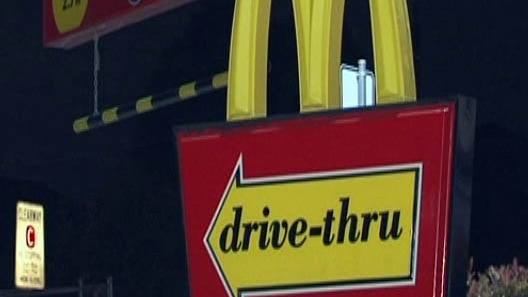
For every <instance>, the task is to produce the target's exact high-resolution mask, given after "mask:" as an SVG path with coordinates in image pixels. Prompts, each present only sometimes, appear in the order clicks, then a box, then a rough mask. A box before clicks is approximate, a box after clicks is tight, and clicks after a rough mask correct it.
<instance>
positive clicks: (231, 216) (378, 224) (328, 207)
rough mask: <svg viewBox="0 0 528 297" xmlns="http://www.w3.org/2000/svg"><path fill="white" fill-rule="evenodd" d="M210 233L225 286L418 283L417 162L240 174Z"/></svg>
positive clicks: (237, 290)
mask: <svg viewBox="0 0 528 297" xmlns="http://www.w3.org/2000/svg"><path fill="white" fill-rule="evenodd" d="M242 169H243V166H242V161H241V159H240V160H239V162H238V164H237V166H236V167H235V169H234V171H233V174H232V177H231V180H230V182H229V184H228V186H227V187H226V190H225V194H224V195H223V197H222V200H221V202H220V203H219V206H218V209H217V211H216V214H215V216H214V218H213V219H212V221H211V224H210V226H209V228H208V231H207V233H206V234H205V238H204V243H205V245H206V248H207V249H208V251H209V254H210V256H211V258H212V260H213V262H214V265H215V266H216V268H217V271H218V273H219V275H220V277H221V279H222V281H223V283H224V285H225V287H226V290H227V292H228V294H229V296H233V297H234V296H243V295H247V294H249V293H250V292H259V293H262V292H275V293H276V292H277V291H280V292H300V291H302V292H306V291H327V290H342V289H350V288H355V287H358V286H359V287H365V284H366V283H368V286H391V285H394V284H395V283H404V284H412V283H414V275H415V267H416V263H415V261H416V260H415V257H416V253H415V251H416V246H415V245H416V243H417V241H418V238H417V236H418V234H417V233H416V230H417V218H418V217H419V214H418V211H419V209H420V208H419V203H420V185H421V170H422V169H421V164H404V165H397V166H387V167H377V168H368V169H360V170H358V169H351V170H340V171H330V172H322V173H309V174H302V175H290V176H275V177H265V178H244V175H243V173H242V171H243V170H242Z"/></svg>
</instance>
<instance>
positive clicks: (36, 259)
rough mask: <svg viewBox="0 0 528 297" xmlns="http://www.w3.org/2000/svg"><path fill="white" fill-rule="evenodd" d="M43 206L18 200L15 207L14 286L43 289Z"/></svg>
mask: <svg viewBox="0 0 528 297" xmlns="http://www.w3.org/2000/svg"><path fill="white" fill-rule="evenodd" d="M44 263H45V256H44V208H43V207H42V205H40V204H34V203H28V202H23V201H19V202H18V203H17V207H16V247H15V286H16V287H17V288H19V289H44V286H45V264H44Z"/></svg>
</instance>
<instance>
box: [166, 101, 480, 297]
mask: <svg viewBox="0 0 528 297" xmlns="http://www.w3.org/2000/svg"><path fill="white" fill-rule="evenodd" d="M474 117H475V102H474V101H472V100H469V99H464V98H458V99H456V100H447V101H443V102H436V103H430V104H406V105H393V106H390V107H389V106H386V107H383V108H376V109H369V110H356V111H334V112H324V113H317V114H305V115H301V116H294V117H292V118H290V119H284V118H283V119H278V120H269V119H264V120H254V121H249V122H242V123H236V122H232V123H228V124H220V125H218V126H212V127H211V126H208V127H207V128H204V127H190V128H180V129H179V130H177V133H176V143H177V147H178V154H179V164H180V167H181V168H180V169H181V170H180V172H181V184H182V196H183V204H184V217H185V226H186V233H187V252H188V259H189V276H190V283H191V296H193V297H205V296H230V297H235V296H269V295H273V296H293V295H295V296H311V297H313V296H332V297H333V296H362V297H363V296H369V297H373V296H402V297H403V296H456V295H457V294H458V295H460V294H464V292H465V284H464V279H465V278H464V275H465V269H464V267H465V265H464V263H466V262H467V245H468V236H469V234H468V233H469V206H470V194H471V165H472V164H471V162H472V149H473V148H472V145H473V129H474ZM460 263H462V264H460Z"/></svg>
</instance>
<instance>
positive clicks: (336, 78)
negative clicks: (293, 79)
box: [293, 0, 345, 112]
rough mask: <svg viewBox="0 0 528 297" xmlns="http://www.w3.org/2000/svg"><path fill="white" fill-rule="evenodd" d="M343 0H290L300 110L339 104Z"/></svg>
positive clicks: (325, 108) (324, 108)
mask: <svg viewBox="0 0 528 297" xmlns="http://www.w3.org/2000/svg"><path fill="white" fill-rule="evenodd" d="M344 6H345V0H332V1H329V0H293V7H294V15H295V25H296V34H297V50H298V59H299V87H300V97H301V98H300V99H301V102H300V106H301V112H307V111H317V110H327V109H337V108H340V107H341V95H340V85H341V84H340V65H341V41H342V29H343V13H344Z"/></svg>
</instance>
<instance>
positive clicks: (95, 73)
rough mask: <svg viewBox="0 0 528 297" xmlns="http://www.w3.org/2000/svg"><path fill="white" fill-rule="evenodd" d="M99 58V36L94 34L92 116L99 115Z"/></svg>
mask: <svg viewBox="0 0 528 297" xmlns="http://www.w3.org/2000/svg"><path fill="white" fill-rule="evenodd" d="M100 63H101V61H100V58H99V36H98V35H97V34H96V35H95V36H94V49H93V88H94V89H93V97H94V106H93V109H94V110H93V115H94V116H97V115H99V90H98V89H99V68H100Z"/></svg>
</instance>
